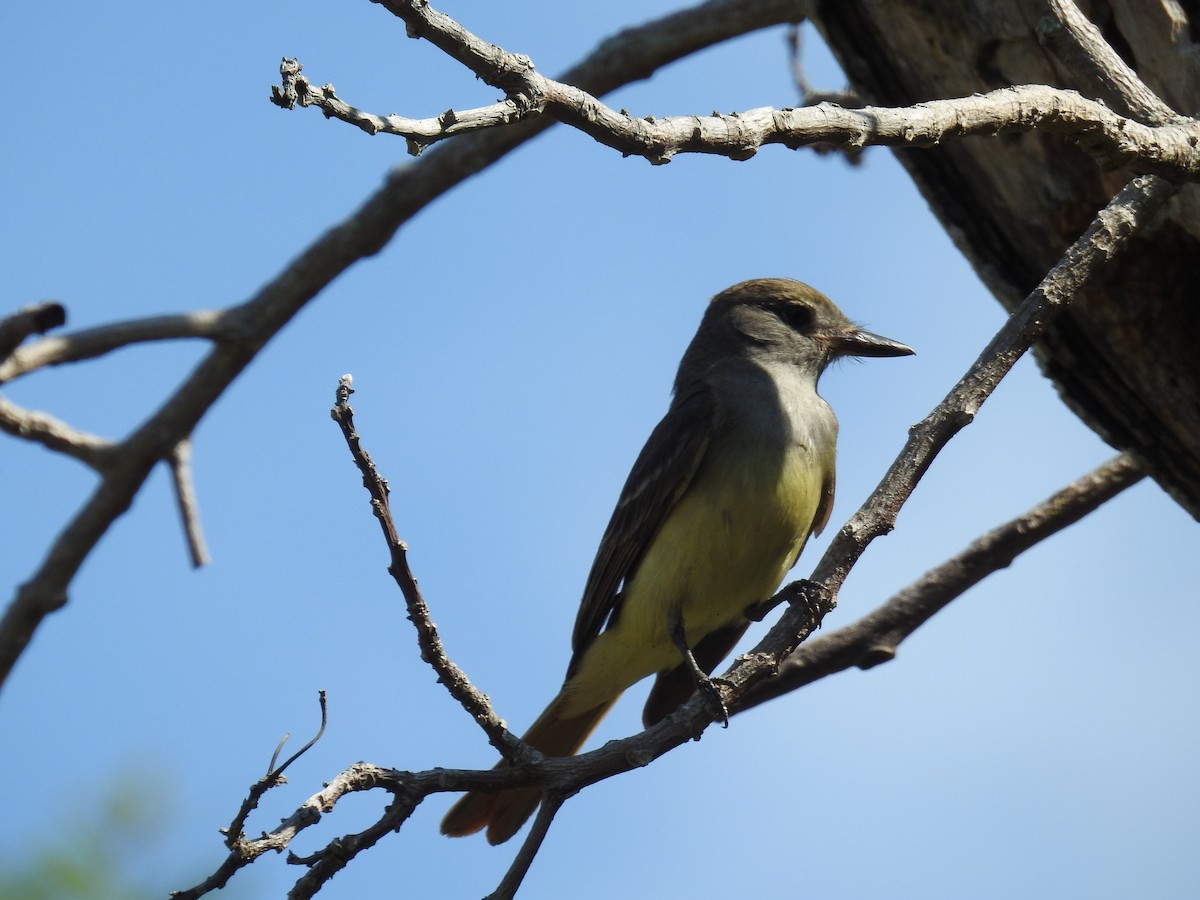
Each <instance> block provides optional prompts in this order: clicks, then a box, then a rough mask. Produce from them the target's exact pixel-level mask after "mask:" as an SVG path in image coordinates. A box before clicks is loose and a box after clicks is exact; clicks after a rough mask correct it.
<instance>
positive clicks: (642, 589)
mask: <svg viewBox="0 0 1200 900" xmlns="http://www.w3.org/2000/svg"><path fill="white" fill-rule="evenodd" d="M830 466H832V459H831V458H830V459H828V460H824V459H814V458H812V456H811V455H810V453H809V451H808V450H807V449H806V448H804V447H800V446H797V445H793V446H791V447H789V448H787V449H786V451H784V450H780V451H779V452H775V453H771V452H766V451H764V450H763V449H762V448H761V447H759V448H751V449H749V450H748V449H747V448H745V447H737V446H735V447H730V448H727V449H725V450H724V452H722V449H721V448H714V449H713V450H710V454H709V457H708V458H707V459H706V460H705V465H704V466H702V468H701V470H700V471H699V472H697V473H696V476H695V478H694V480H693V482H692V484H691V486H690V487H689V488H688V490H687V492H686V493H685V494H684V496H683V497H682V498H680V500H679V502H678V503H677V504H676V505H675V507H674V509H672V510H671V512H670V514H669V515H668V516H667V519H666V521H665V522H664V523H663V526H662V527H661V528H660V529H659V531H658V533H657V534H656V535H655V537H654V540H653V541H652V543H651V545H650V548H649V549H648V550H647V552H646V555H645V556H644V557H643V558H642V560H641V562H640V564H639V565H638V569H637V572H636V573H635V574H634V577H633V578H632V580H631V581H630V582H629V583H628V584H627V585H626V586H625V591H624V597H623V599H622V603H621V608H620V613H619V615H618V616H617V619H616V621H615V622H614V623H613V624H612V625H611V626H610V627H609V628H608V629H607V630H606V631H604V632H602V633H601V634H600V635H599V636H598V637H597V638H596V639H595V641H593V643H592V645H591V646H590V647H589V648H588V649H587V651H586V653H585V655H584V657H583V659H582V660H581V661H580V665H579V667H578V669H577V670H576V672H575V674H574V675H573V676H572V677H571V679H570V680H569V681H568V682H567V684H566V685H564V687H563V694H564V699H565V700H567V701H568V708H567V710H565V712H567V713H568V714H572V713H574V712H577V711H578V712H582V711H583V710H586V709H590V708H592V707H594V706H596V705H597V704H599V703H602V702H604V701H606V700H608V699H611V698H612V697H614V696H616V695H617V694H619V693H620V692H621V691H623V690H625V688H627V687H629V686H630V685H632V684H634V683H635V682H637V681H640V680H641V679H642V678H645V677H646V676H648V675H651V674H653V673H655V672H659V671H663V670H666V669H671V668H674V667H675V666H676V665H678V664H679V662H680V654H679V650H678V649H677V648H676V647H675V645H674V643H673V642H672V640H671V635H670V623H671V622H672V621H674V620H675V615H674V614H675V612H676V611H678V616H679V618H680V619H681V620H682V622H683V625H684V632H685V634H686V637H687V643H688V646H691V647H694V646H696V644H697V643H698V642H699V641H700V640H701V639H702V638H703V637H705V636H706V635H708V634H710V633H711V632H713V631H715V630H717V629H719V628H722V627H724V626H727V625H731V624H733V623H735V622H741V621H744V620H745V616H744V614H745V611H746V610H747V609H748V608H749V607H751V606H754V605H756V604H758V603H761V602H762V601H763V600H766V599H767V598H768V597H770V596H771V594H772V593H774V591H775V589H776V588H777V587H778V586H779V583H780V582H781V581H782V580H783V577H784V575H786V574H787V572H788V570H789V569H790V568H791V566H792V564H793V563H794V562H795V560H796V556H797V555H798V554H799V552H800V550H801V548H802V547H803V546H804V542H805V540H806V539H807V538H808V534H809V531H810V530H811V529H812V524H813V518H814V516H815V515H816V511H817V507H818V505H819V503H820V500H821V491H822V487H823V484H824V482H825V472H826V470H827V468H828V467H830Z"/></svg>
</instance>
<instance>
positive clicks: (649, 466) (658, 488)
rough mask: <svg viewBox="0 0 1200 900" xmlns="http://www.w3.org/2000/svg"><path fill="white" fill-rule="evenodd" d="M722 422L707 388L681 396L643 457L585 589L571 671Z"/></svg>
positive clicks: (623, 491)
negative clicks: (715, 429) (717, 426)
mask: <svg viewBox="0 0 1200 900" xmlns="http://www.w3.org/2000/svg"><path fill="white" fill-rule="evenodd" d="M717 418H718V409H717V403H716V400H715V398H714V397H713V394H712V392H711V391H710V390H709V389H708V388H707V387H703V386H701V387H698V388H696V389H695V390H693V391H691V392H690V393H688V394H687V395H686V396H677V397H676V398H675V402H674V403H672V404H671V408H670V409H669V410H668V411H667V414H666V415H665V416H664V417H663V420H662V421H661V422H659V423H658V425H657V426H656V427H655V429H654V431H653V432H651V434H650V438H649V440H647V441H646V446H645V447H643V448H642V452H641V453H640V454H638V458H637V461H636V462H635V463H634V464H633V470H632V471H631V472H630V473H629V478H628V479H627V480H626V482H625V487H624V488H622V489H621V496H620V498H619V499H618V500H617V508H616V509H614V510H613V514H612V518H611V519H610V520H609V522H608V528H607V529H606V530H605V532H604V537H603V538H601V540H600V549H599V550H597V551H596V560H595V562H593V563H592V571H591V572H590V573H589V574H588V580H587V584H586V586H585V587H584V589H583V600H582V601H581V603H580V605H579V614H578V616H577V617H576V619H575V631H574V632H573V634H572V636H571V646H572V649H573V650H574V651H575V654H574V657H573V658H572V660H571V667H570V668H571V669H574V666H575V663H576V662H577V661H578V659H579V658H580V656H581V655H582V653H583V651H584V650H585V649H586V648H587V646H588V645H589V644H590V643H591V642H592V641H593V640H594V639H595V637H596V635H598V634H599V633H600V629H601V628H603V627H604V623H605V622H606V621H607V620H608V618H609V616H610V615H611V614H612V612H613V610H615V609H616V608H617V604H618V592H619V590H620V587H621V583H622V582H623V581H628V579H629V578H630V577H631V576H632V575H633V572H634V570H635V569H636V568H637V565H638V562H639V561H640V560H641V556H642V553H643V552H644V551H645V549H646V548H647V547H648V546H649V545H650V541H651V540H652V539H653V538H654V535H655V533H656V532H657V531H658V529H659V528H660V527H661V526H662V523H663V522H664V521H666V518H667V514H668V513H669V512H670V511H671V508H672V507H674V505H675V504H676V502H677V501H678V500H679V498H680V497H681V496H683V492H684V491H686V490H687V487H688V485H689V484H690V483H691V480H692V476H693V475H695V474H696V470H697V469H698V468H699V467H700V462H701V460H703V459H704V454H705V451H707V449H708V445H709V442H710V441H711V439H712V434H713V430H714V428H715V427H716V425H717Z"/></svg>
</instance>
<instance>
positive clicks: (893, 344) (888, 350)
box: [833, 328, 917, 356]
mask: <svg viewBox="0 0 1200 900" xmlns="http://www.w3.org/2000/svg"><path fill="white" fill-rule="evenodd" d="M833 346H834V350H835V352H837V353H838V354H839V355H841V356H912V355H913V354H914V353H916V352H917V351H916V350H914V349H913V348H912V347H909V346H908V345H907V344H901V343H900V342H899V341H893V340H892V339H891V338H885V337H881V336H880V335H878V334H872V333H871V332H869V331H863V330H862V329H860V328H854V329H851V330H850V331H846V332H844V333H842V334H839V335H837V337H835V338H834V339H833Z"/></svg>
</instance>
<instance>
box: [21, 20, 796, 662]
mask: <svg viewBox="0 0 1200 900" xmlns="http://www.w3.org/2000/svg"><path fill="white" fill-rule="evenodd" d="M806 6H807V4H806V2H805V0H753V2H746V0H714V2H708V3H703V4H701V5H699V6H697V7H694V8H692V9H686V10H682V11H680V12H677V13H673V14H671V15H668V16H665V17H663V18H661V19H657V20H655V21H652V22H649V23H647V24H645V25H641V26H638V27H637V28H631V29H627V30H626V31H623V32H621V33H620V34H619V35H617V36H615V37H614V38H610V39H609V40H607V41H605V42H603V43H602V44H601V45H600V46H599V47H597V48H596V50H595V51H594V52H593V53H592V54H590V55H589V56H588V57H587V58H586V59H585V60H584V61H583V62H581V63H580V64H579V65H577V66H575V67H573V68H572V69H571V70H569V71H568V72H567V73H565V74H564V76H563V78H564V79H565V80H567V81H570V82H571V83H573V84H577V85H580V86H581V87H583V88H584V89H585V90H589V91H591V92H592V93H595V94H599V93H604V92H607V91H610V90H613V89H615V88H617V87H620V86H621V85H624V84H628V83H630V82H631V81H636V80H638V79H640V78H646V77H648V76H649V75H650V74H652V73H653V72H654V71H655V70H656V69H658V68H659V67H661V66H664V65H666V64H667V63H670V62H672V61H674V60H676V59H679V58H681V57H684V56H687V55H688V54H690V53H694V52H695V51H696V50H699V49H701V48H703V47H706V46H709V45H711V44H713V43H717V42H719V41H722V40H726V39H728V38H731V37H735V36H737V35H740V34H744V33H746V32H748V31H753V30H755V29H758V28H763V27H766V26H769V25H777V24H781V23H785V22H789V21H792V20H793V19H794V18H796V17H797V16H798V15H800V14H801V11H802V10H803V9H804V8H806ZM547 124H549V122H522V123H520V124H518V125H514V126H512V127H509V128H505V129H503V130H500V131H495V130H492V131H486V132H479V133H477V134H473V135H465V136H463V137H461V138H459V139H458V140H455V141H454V142H453V143H450V144H447V145H446V146H445V147H444V148H442V149H441V150H440V151H439V152H437V153H431V154H429V155H427V156H426V157H424V158H423V159H421V160H419V161H417V162H415V163H413V164H412V165H410V166H406V167H398V168H396V169H393V170H392V171H391V172H389V174H388V176H387V178H386V180H385V181H384V184H383V185H382V186H381V187H380V188H379V190H378V191H376V192H375V193H374V194H373V195H371V196H370V197H368V198H367V199H366V200H365V201H364V202H363V203H362V205H361V206H359V208H358V209H357V210H355V211H354V213H352V214H351V215H350V216H349V217H348V218H346V219H345V220H344V221H342V222H341V223H340V224H338V225H336V226H334V227H333V228H331V229H329V231H327V232H326V233H325V234H323V235H322V236H321V237H319V238H318V239H317V240H316V241H314V242H313V243H312V244H310V245H309V246H308V247H306V248H305V249H304V250H303V251H301V253H300V254H299V255H298V256H297V257H296V258H295V259H294V260H293V261H292V262H291V263H289V264H288V265H287V267H285V268H284V269H283V271H281V272H280V273H279V274H278V275H277V276H276V277H275V278H273V279H272V280H271V281H269V282H268V283H267V284H265V285H264V286H263V287H262V288H260V289H259V290H258V292H257V293H255V294H254V296H252V297H251V298H249V299H248V300H246V301H245V302H244V303H242V304H241V305H238V306H234V307H230V308H229V309H226V310H223V311H222V312H220V313H218V314H216V315H218V316H219V317H220V319H221V321H220V327H219V328H218V329H217V330H218V331H219V332H220V334H219V338H218V343H217V345H216V346H215V347H214V348H213V349H212V350H211V351H210V352H209V353H208V355H207V356H205V358H204V359H203V360H201V362H200V363H199V364H198V365H197V366H196V368H195V369H194V370H193V371H192V373H191V375H190V376H189V377H188V378H186V379H185V380H184V382H183V383H182V384H181V385H180V386H179V387H178V388H176V390H175V391H174V392H173V393H172V394H171V395H170V396H169V397H168V398H167V399H166V401H164V403H163V405H162V406H161V407H160V408H159V409H158V411H157V412H155V413H154V414H153V415H151V416H150V417H149V418H147V419H146V420H145V421H144V422H143V423H142V425H141V426H139V427H138V428H137V430H136V431H134V432H133V433H132V434H131V435H129V437H127V438H126V439H125V440H124V441H122V442H121V443H120V444H118V445H116V446H115V447H114V449H113V453H112V454H111V457H112V460H113V462H112V464H111V466H109V468H107V469H106V472H105V477H104V478H103V479H102V481H101V483H100V485H99V486H98V487H97V488H96V491H95V492H94V493H93V494H92V496H91V497H90V498H89V499H88V500H87V501H86V502H85V503H84V504H83V506H82V507H81V508H80V510H79V511H78V512H77V513H76V514H75V516H74V517H73V518H72V519H71V520H70V522H69V523H68V524H67V525H66V527H65V528H64V529H63V530H62V531H61V532H60V533H59V535H58V537H57V538H55V540H54V542H53V544H52V545H51V547H50V549H49V551H48V553H47V555H46V557H45V559H44V560H43V561H42V564H41V565H40V566H39V567H38V568H37V570H36V571H35V572H34V573H33V574H32V576H31V577H30V578H29V580H28V581H26V582H25V583H24V584H22V585H20V586H19V587H18V589H17V591H16V595H15V596H14V598H13V600H12V602H11V603H10V604H9V606H8V608H7V609H6V610H5V613H4V616H3V618H2V619H0V685H3V683H4V682H5V681H6V680H7V678H8V676H9V673H10V672H11V671H12V667H13V665H14V664H15V663H16V661H17V659H18V658H19V657H20V655H21V654H22V653H23V652H24V651H25V648H26V647H27V646H28V645H29V641H30V640H31V638H32V637H33V634H34V633H35V631H36V630H37V628H38V626H39V625H40V624H41V622H42V620H43V619H44V618H45V617H46V616H47V615H49V614H50V613H52V612H54V611H56V610H58V609H61V608H62V607H63V606H64V605H65V604H66V602H67V591H68V588H69V587H70V585H71V582H72V581H73V579H74V577H75V574H76V572H78V570H79V567H80V566H81V565H82V563H83V560H84V559H86V558H87V555H88V554H89V553H91V551H92V549H93V548H94V547H95V546H96V543H97V542H98V541H99V540H100V537H101V536H102V535H103V534H104V533H105V531H107V529H108V528H109V526H110V525H111V524H112V523H113V522H114V521H116V519H117V518H118V517H119V516H120V515H121V514H122V513H124V512H125V511H126V510H127V509H128V508H129V506H130V504H131V503H132V502H133V497H134V496H135V495H136V493H137V491H138V490H139V489H140V488H141V486H142V484H143V483H144V482H145V480H146V478H147V476H148V475H149V473H150V471H151V470H152V469H153V467H154V466H155V464H157V463H158V462H159V461H160V460H163V459H167V458H168V457H169V455H170V453H171V452H172V449H173V448H174V447H175V445H176V444H178V443H179V441H181V440H183V439H184V438H185V437H187V436H188V435H189V434H191V433H192V432H193V431H194V430H195V427H196V424H197V423H198V422H199V421H200V419H201V417H203V415H204V414H205V413H206V412H207V411H208V409H209V408H210V407H211V405H212V404H213V403H214V402H215V401H216V399H217V398H218V397H220V396H221V395H222V394H223V393H224V391H225V390H226V389H227V388H228V387H229V385H230V384H231V383H232V382H233V380H234V379H235V378H237V376H238V375H239V374H241V372H242V370H243V369H244V368H245V367H246V366H247V365H248V364H249V363H250V361H251V360H253V359H254V357H255V356H256V355H257V353H258V351H259V350H260V349H262V347H263V346H264V345H265V344H266V343H267V342H268V341H269V340H271V338H272V337H274V336H275V335H276V334H277V333H278V332H279V330H280V329H281V328H283V326H284V325H286V324H287V323H288V322H289V321H290V320H291V318H292V316H294V315H295V314H296V313H297V312H299V311H300V310H301V309H302V308H303V307H304V306H305V305H306V304H307V303H308V302H309V301H311V300H312V299H313V298H314V297H316V295H317V294H318V293H319V292H320V291H321V290H322V289H324V288H325V286H326V285H328V284H329V283H330V282H331V281H333V280H334V279H335V278H336V277H337V276H338V275H340V274H341V273H342V272H344V271H345V270H346V269H347V268H348V267H349V266H351V265H353V264H354V263H355V262H357V261H358V260H360V259H364V258H366V257H368V256H371V255H372V254H374V253H377V252H379V250H381V249H382V248H383V247H384V246H385V245H386V244H387V243H388V241H390V240H391V238H392V237H393V235H394V234H395V233H396V231H397V229H399V228H400V226H401V225H403V224H404V223H405V222H407V221H408V220H409V219H410V218H412V216H413V215H415V214H416V213H417V212H419V211H420V210H421V209H423V208H424V207H425V206H426V205H428V204H429V203H430V202H431V201H432V200H434V199H436V198H437V197H439V196H441V195H442V194H444V193H445V192H446V191H448V190H450V189H451V188H453V187H454V186H455V185H457V184H458V183H459V182H461V181H463V180H464V179H466V178H469V177H470V176H471V175H474V174H475V173H477V172H479V171H481V170H482V169H484V168H486V167H487V166H489V165H491V164H492V163H493V162H495V161H496V160H497V159H500V158H501V157H503V156H504V155H505V154H506V153H508V152H509V151H510V150H512V149H514V148H515V147H517V146H519V145H520V144H522V143H523V142H524V141H526V140H528V139H529V138H531V137H533V136H534V135H536V134H538V133H539V132H540V131H541V130H542V129H543V128H544V127H546V125H547ZM193 315H199V316H201V317H203V316H205V315H211V314H204V313H200V314H193ZM168 318H169V319H171V321H172V323H173V326H172V327H178V328H180V329H181V330H186V328H192V327H200V326H197V325H196V323H191V324H186V323H183V322H181V321H180V320H179V319H178V318H176V317H168ZM150 321H153V320H143V322H142V323H133V324H134V325H140V326H141V327H142V328H143V329H144V330H143V331H141V332H138V333H141V334H144V333H145V330H148V325H147V323H148V322H150ZM135 331H136V329H135ZM188 336H191V335H188ZM101 337H102V338H103V339H96V340H95V342H94V343H92V344H89V345H88V346H86V347H85V346H83V342H82V341H80V340H79V335H76V344H75V345H74V346H73V347H67V348H64V347H62V345H58V347H57V349H53V348H48V349H47V350H46V351H45V352H44V354H43V355H42V356H40V357H37V359H38V365H50V364H55V362H62V361H67V360H68V359H81V358H86V356H88V355H96V354H97V353H101V352H107V351H108V350H110V349H113V348H114V347H115V346H124V345H125V343H128V342H129V341H128V340H126V341H124V342H123V343H122V342H121V341H118V340H117V337H116V335H114V334H113V333H111V332H109V333H107V334H104V335H102V336H101ZM141 339H146V338H140V337H135V338H132V340H141ZM18 352H19V351H18ZM34 356H35V355H34V354H31V356H30V357H29V358H27V362H26V363H24V364H23V365H18V366H16V367H15V368H14V370H13V371H16V372H17V373H18V374H19V372H20V371H30V369H29V368H27V367H28V366H29V365H32V364H33V363H32V360H33V358H34ZM0 371H2V372H5V373H6V377H13V376H12V375H9V374H8V371H9V370H7V369H0Z"/></svg>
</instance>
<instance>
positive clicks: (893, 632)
mask: <svg viewBox="0 0 1200 900" xmlns="http://www.w3.org/2000/svg"><path fill="white" fill-rule="evenodd" d="M1144 477H1145V473H1144V472H1143V471H1142V470H1141V468H1140V467H1139V466H1138V464H1137V463H1136V462H1134V460H1133V459H1132V458H1131V457H1130V456H1128V455H1127V454H1123V455H1121V456H1117V457H1114V458H1113V459H1111V460H1109V461H1108V462H1106V463H1104V465H1102V466H1100V467H1099V468H1097V469H1095V470H1094V471H1092V472H1089V473H1088V474H1087V475H1085V476H1083V477H1082V478H1080V479H1078V480H1077V481H1074V482H1072V483H1071V484H1070V485H1068V486H1067V487H1065V488H1063V489H1062V490H1061V491H1058V492H1057V493H1056V494H1054V496H1052V497H1050V498H1048V499H1046V500H1044V501H1043V502H1041V503H1039V504H1038V505H1037V506H1035V507H1034V508H1033V509H1031V510H1029V511H1028V512H1026V513H1024V514H1023V515H1020V516H1018V517H1017V518H1015V519H1012V520H1011V521H1009V522H1005V523H1004V524H1003V525H1000V526H998V527H997V528H994V529H992V530H991V531H989V532H987V533H986V534H984V535H983V536H981V537H979V538H978V539H976V540H975V541H973V542H972V543H971V544H970V545H969V546H968V547H966V548H965V549H964V550H963V551H962V552H960V553H959V554H957V555H956V556H954V557H952V558H951V559H948V560H947V561H946V562H944V563H942V564H941V565H939V566H937V567H935V568H933V569H930V570H929V571H928V572H926V573H925V574H924V575H922V576H921V577H920V578H919V579H917V580H916V581H915V582H913V583H912V584H911V585H909V586H908V587H906V588H904V589H903V590H902V591H899V592H898V593H896V594H895V595H893V596H892V598H891V599H889V600H888V601H887V602H886V603H884V604H883V605H882V606H880V607H879V608H878V609H876V610H874V611H873V612H871V613H869V614H867V615H866V616H863V617H862V618H861V619H859V620H858V621H857V622H854V623H853V624H851V625H847V626H845V627H844V628H839V629H838V630H837V631H834V632H832V633H830V634H827V635H822V636H821V637H817V638H814V639H813V640H810V641H808V642H807V643H805V644H804V646H802V647H800V648H799V649H798V650H797V651H796V652H795V653H793V654H792V655H791V656H789V657H788V659H787V660H786V661H785V662H784V663H783V665H782V666H781V667H780V670H779V674H778V676H777V677H776V678H772V679H771V680H770V681H768V682H765V683H764V684H762V685H761V686H760V687H759V688H758V689H757V690H755V691H754V692H753V693H751V694H750V695H749V696H748V697H746V698H745V700H744V701H743V702H742V704H741V707H740V711H745V710H747V709H751V708H753V707H755V706H758V705H759V704H760V703H765V702H766V701H768V700H772V699H774V698H776V697H780V696H782V695H784V694H787V693H790V692H792V691H794V690H796V689H797V688H800V687H803V686H804V685H806V684H810V683H812V682H814V681H817V680H819V679H821V678H824V677H825V676H826V675H832V674H833V673H834V672H841V671H843V670H845V669H849V668H851V667H852V666H857V667H858V668H860V669H869V668H871V667H873V666H876V665H879V664H880V663H883V662H888V661H889V660H891V659H892V658H894V657H895V655H896V648H897V647H898V646H899V644H900V642H901V641H903V640H904V639H905V638H906V637H908V636H909V635H910V634H912V633H913V632H914V631H916V630H917V628H919V627H920V626H921V625H924V624H925V623H926V622H927V621H929V619H931V618H932V617H933V616H934V614H935V613H937V612H939V611H940V610H942V609H944V608H945V607H946V606H947V605H948V604H949V603H950V601H951V600H954V599H955V598H956V597H959V596H961V595H962V594H963V593H965V592H966V591H967V590H968V589H969V588H971V587H974V586H975V585H976V584H978V583H979V582H981V581H982V580H983V579H984V578H986V577H987V576H988V575H990V574H992V573H993V572H996V571H998V570H999V569H1002V568H1005V567H1007V566H1009V565H1011V564H1012V562H1013V560H1015V559H1016V558H1017V557H1018V556H1019V555H1020V554H1022V553H1024V552H1025V551H1026V550H1029V549H1030V548H1032V547H1034V546H1036V545H1038V544H1040V543H1041V542H1042V541H1044V540H1045V539H1046V538H1048V537H1050V536H1051V535H1052V534H1056V533H1057V532H1059V531H1061V530H1062V529H1064V528H1066V527H1067V526H1069V525H1072V524H1074V523H1075V522H1078V521H1079V520H1080V519H1082V518H1083V517H1084V516H1086V515H1087V514H1088V513H1090V512H1092V510H1094V509H1096V508H1097V507H1099V506H1101V505H1102V504H1104V503H1107V502H1108V501H1109V500H1111V499H1112V498H1113V497H1115V496H1116V495H1117V494H1119V493H1120V492H1121V491H1123V490H1125V489H1126V488H1128V487H1131V486H1133V485H1135V484H1137V483H1138V482H1139V481H1141V480H1142V479H1143V478H1144Z"/></svg>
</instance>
